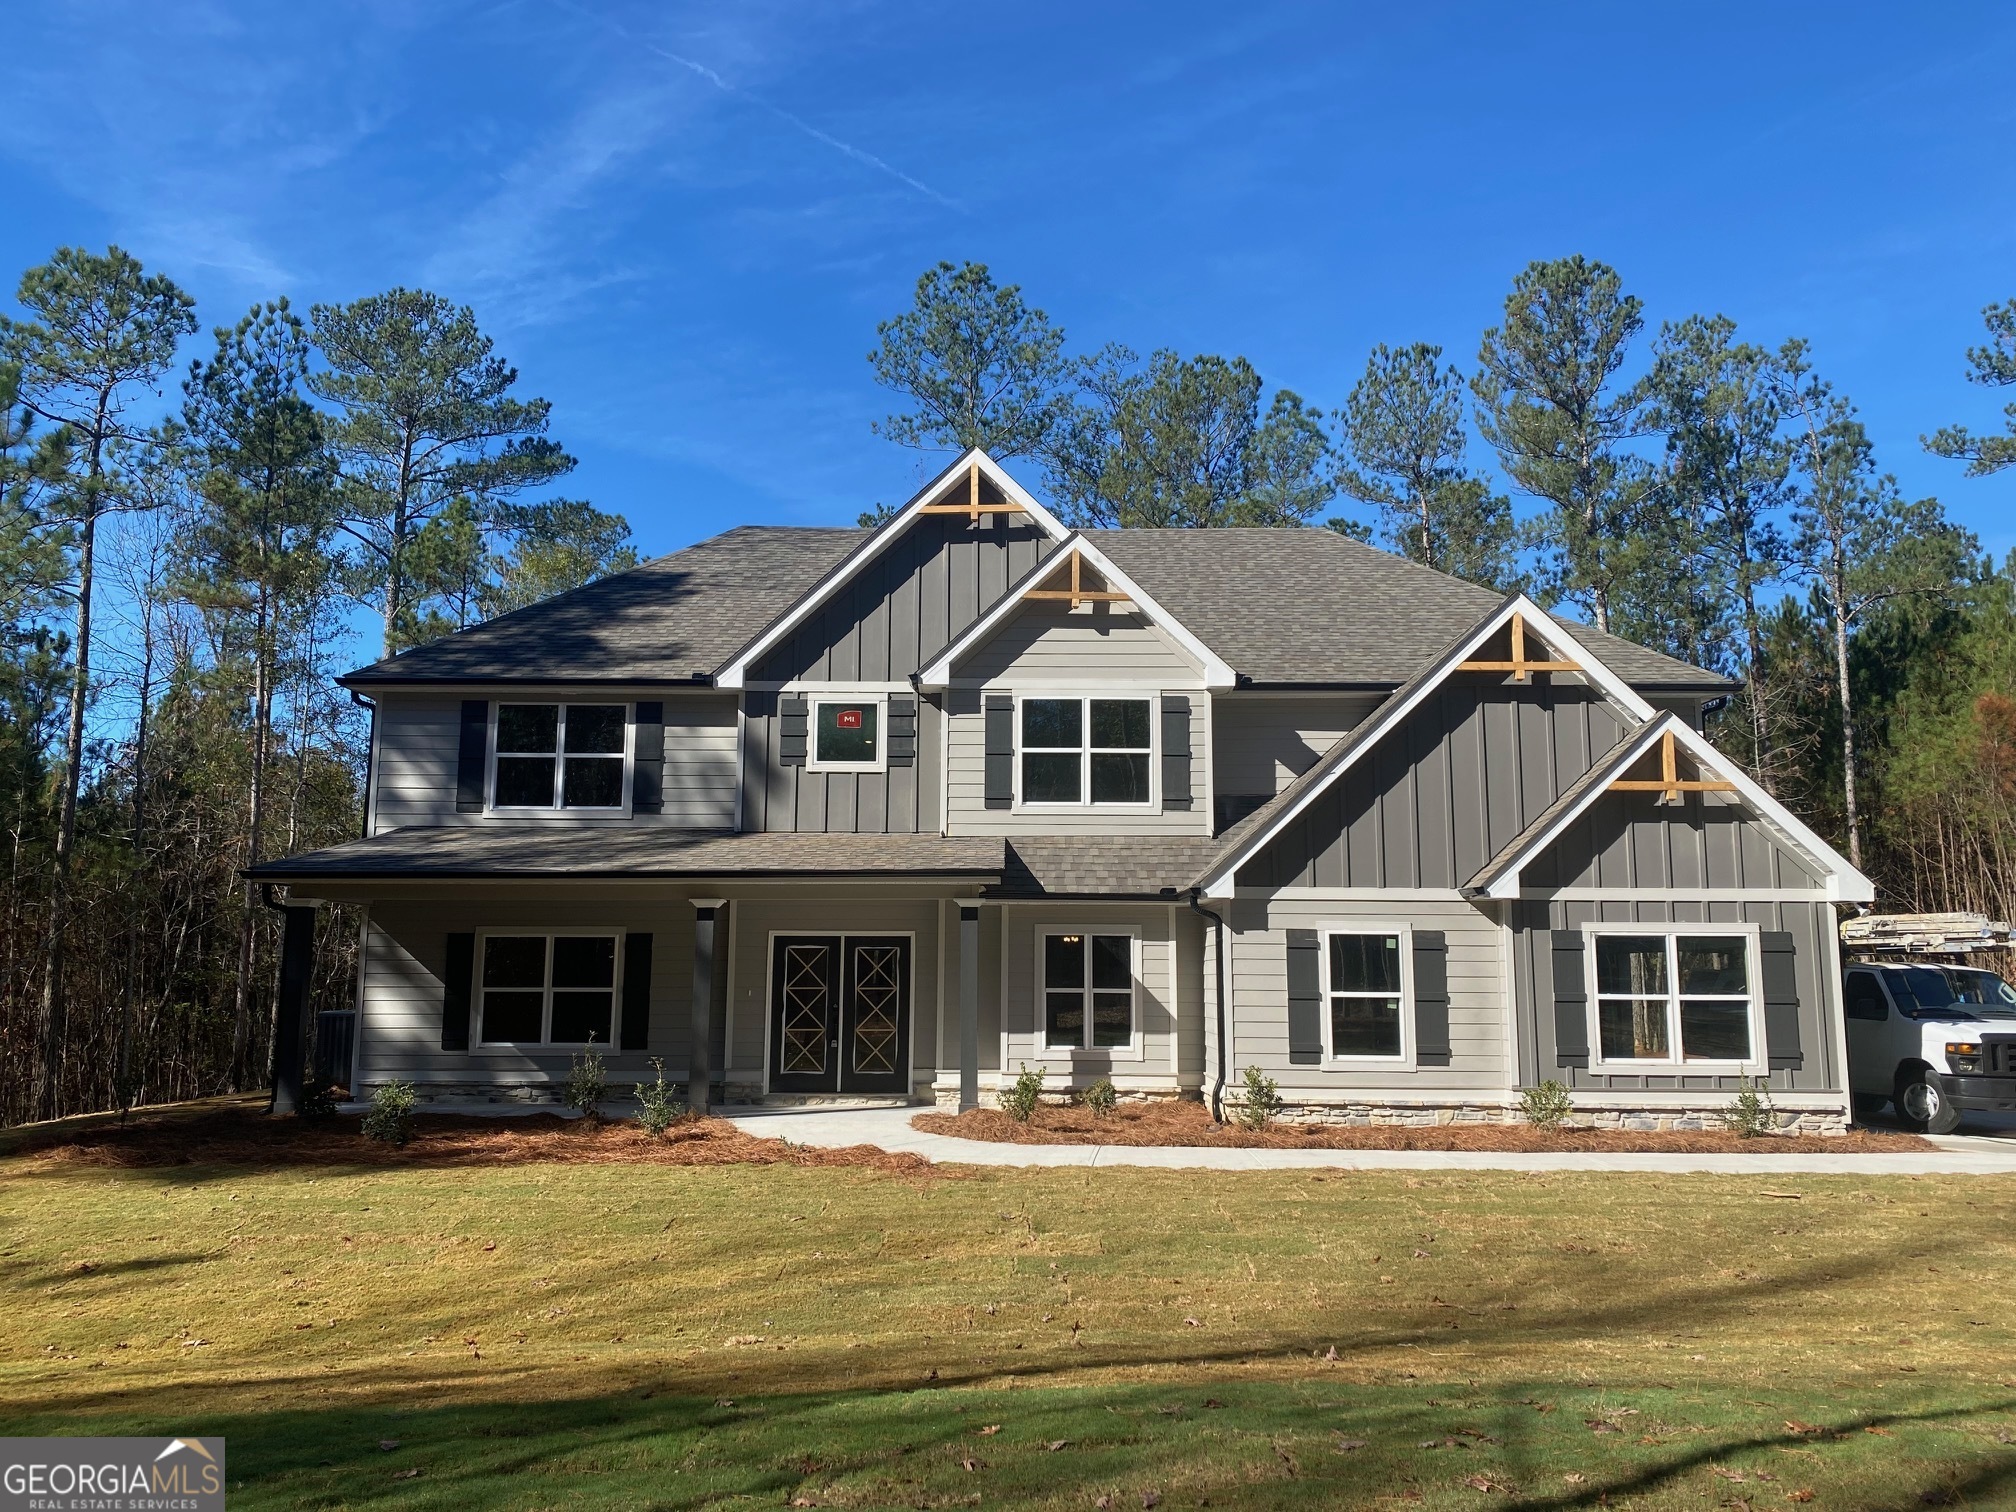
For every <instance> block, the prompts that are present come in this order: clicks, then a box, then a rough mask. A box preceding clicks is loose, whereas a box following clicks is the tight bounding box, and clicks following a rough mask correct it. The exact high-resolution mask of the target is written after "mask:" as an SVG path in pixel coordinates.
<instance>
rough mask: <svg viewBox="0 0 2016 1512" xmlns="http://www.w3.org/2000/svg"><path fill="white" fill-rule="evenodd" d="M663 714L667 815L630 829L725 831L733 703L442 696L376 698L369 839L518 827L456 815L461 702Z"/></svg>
mask: <svg viewBox="0 0 2016 1512" xmlns="http://www.w3.org/2000/svg"><path fill="white" fill-rule="evenodd" d="M646 697H648V698H652V699H656V700H658V701H661V702H662V703H663V704H664V707H665V758H664V781H663V790H664V810H663V812H662V813H657V814H638V815H635V816H634V817H632V818H631V819H630V820H628V821H627V822H629V823H632V824H646V825H664V826H666V827H668V828H673V829H732V828H733V827H734V824H735V775H736V774H735V759H736V750H735V699H734V698H733V696H732V695H726V694H675V695H671V696H663V695H660V694H656V693H652V694H644V693H628V692H624V693H599V692H596V691H594V690H592V689H587V688H583V689H581V690H579V691H555V690H552V689H542V690H539V691H536V692H534V691H526V692H522V693H509V692H498V691H496V690H488V691H486V690H482V689H477V690H472V691H469V692H467V693H465V692H463V691H460V690H444V691H442V692H439V693H384V694H380V695H378V696H377V703H378V750H377V762H376V765H375V767H374V769H373V772H372V783H373V787H374V789H375V798H376V802H375V804H374V808H373V815H374V821H375V822H374V827H373V833H375V834H383V833H385V832H386V831H388V830H395V829H405V828H407V827H409V826H413V825H453V824H486V823H487V824H497V823H523V822H525V821H524V820H522V819H515V818H514V819H510V820H500V819H496V818H492V817H489V816H486V815H484V814H479V813H462V812H458V811H457V809H456V807H455V799H456V769H457V763H458V761H459V758H460V752H461V739H462V723H461V721H462V703H463V700H464V698H485V699H486V701H488V702H492V703H495V702H527V703H532V702H539V701H541V700H547V701H555V700H560V699H565V700H568V701H573V702H593V701H595V700H596V699H598V698H600V699H607V700H609V701H611V702H616V701H622V702H626V703H635V702H636V701H637V700H638V699H640V698H646ZM533 822H536V823H541V824H565V823H589V824H607V823H610V822H611V821H609V820H607V819H580V820H570V819H569V818H568V817H567V816H566V815H564V814H560V815H555V816H554V817H552V818H551V819H540V820H537V821H533Z"/></svg>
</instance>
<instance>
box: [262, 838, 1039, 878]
mask: <svg viewBox="0 0 2016 1512" xmlns="http://www.w3.org/2000/svg"><path fill="white" fill-rule="evenodd" d="M1005 851H1006V846H1005V844H1004V842H1002V841H1001V840H1000V839H998V838H987V837H978V836H976V837H969V838H958V839H946V838H945V837H943V836H941V835H844V834H835V835H828V834H817V833H812V832H809V831H808V832H800V833H793V832H789V831H782V830H777V831H763V832H756V833H750V834H742V835H737V834H730V833H727V832H726V831H721V830H676V829H665V828H662V827H659V826H656V825H650V826H645V825H631V824H624V825H599V824H598V825H581V826H579V827H568V828H565V829H562V828H559V827H556V826H552V825H516V826H512V827H510V828H504V827H501V826H500V827H497V828H492V827H490V826H487V825H473V824H472V825H452V826H442V827H440V828H425V827H418V826H416V827H414V828H411V829H399V830H391V831H389V832H387V833H386V834H383V835H373V836H371V837H370V838H369V839H366V840H351V841H348V842H346V843H345V844H342V845H332V846H330V847H329V848H328V849H326V850H318V851H309V852H308V853H307V854H306V855H301V856H290V857H289V858H288V859H286V860H284V861H268V862H267V863H266V864H265V865H263V866H259V867H256V868H254V869H253V871H252V874H251V875H252V876H253V877H254V879H256V880H258V881H263V882H296V881H299V882H312V881H325V882H333V881H339V880H341V879H343V878H346V877H353V878H372V877H466V876H482V877H554V878H560V877H580V878H589V877H599V876H624V877H716V876H742V877H751V876H794V875H797V874H799V873H801V872H802V873H814V874H818V875H822V876H861V875H868V874H876V873H885V872H887V873H897V874H901V875H905V876H917V875H920V874H923V875H935V876H972V877H975V878H978V879H981V880H986V879H989V878H993V877H998V876H1000V875H1001V874H1002V871H1003V869H1004V866H1005Z"/></svg>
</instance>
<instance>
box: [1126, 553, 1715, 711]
mask: <svg viewBox="0 0 2016 1512" xmlns="http://www.w3.org/2000/svg"><path fill="white" fill-rule="evenodd" d="M1086 536H1087V539H1089V540H1090V541H1091V542H1092V543H1093V545H1095V546H1096V547H1097V548H1098V549H1099V550H1100V551H1102V552H1104V553H1105V554H1106V555H1107V556H1108V557H1110V558H1111V559H1112V560H1113V562H1114V564H1115V565H1116V566H1118V567H1119V568H1120V570H1121V571H1122V572H1124V573H1126V574H1127V575H1128V576H1129V577H1131V578H1133V579H1134V581H1135V582H1137V583H1139V584H1140V585H1141V587H1142V588H1143V589H1144V590H1145V591H1146V592H1147V593H1149V594H1150V595H1151V596H1153V598H1154V599H1155V601H1156V602H1157V603H1159V604H1160V605H1161V606H1162V607H1163V608H1164V609H1166V610H1167V611H1168V612H1169V613H1170V614H1173V615H1174V616H1175V617H1176V618H1177V620H1178V621H1180V622H1181V623H1182V624H1183V625H1184V627H1185V628H1187V629H1188V630H1189V631H1190V632H1191V633H1192V634H1193V635H1195V636H1196V637H1197V638H1198V639H1199V640H1201V641H1203V642H1204V644H1205V645H1207V646H1209V647H1210V648H1211V649H1212V650H1213V651H1215V652H1216V653H1217V654H1218V656H1219V657H1220V658H1221V659H1222V660H1224V661H1225V662H1226V663H1227V664H1228V665H1230V666H1231V668H1232V669H1233V670H1234V671H1235V672H1238V673H1241V674H1242V675H1244V676H1246V677H1250V678H1252V679H1253V680H1254V681H1255V682H1260V683H1308V682H1321V683H1368V684H1383V685H1387V686H1392V685H1395V684H1399V683H1403V682H1406V681H1407V680H1408V679H1409V678H1411V677H1412V676H1414V674H1415V673H1417V672H1419V671H1420V670H1421V668H1422V666H1423V665H1424V664H1425V663H1427V662H1429V661H1432V660H1433V659H1434V658H1435V657H1436V656H1437V655H1438V654H1440V652H1441V651H1442V650H1443V649H1444V648H1445V647H1446V646H1448V644H1449V643H1450V642H1451V641H1453V640H1455V639H1456V637H1457V636H1459V635H1461V634H1463V632H1464V631H1466V630H1468V629H1470V627H1471V626H1473V625H1475V624H1476V623H1477V621H1479V620H1480V619H1482V618H1483V617H1484V616H1485V615H1487V614H1489V613H1490V612H1491V611H1492V610H1493V609H1495V608H1497V607H1498V605H1499V604H1500V603H1501V602H1503V595H1501V594H1499V593H1496V592H1494V591H1493V590H1491V589H1489V588H1480V587H1478V586H1477V585H1476V584H1475V583H1466V582H1464V581H1463V580H1462V579H1461V578H1453V577H1450V576H1449V575H1448V574H1447V573H1442V572H1437V571H1435V570H1434V569H1433V568H1430V567H1423V566H1421V565H1420V564H1419V563H1417V562H1410V561H1408V560H1407V559H1406V558H1404V557H1398V556H1394V555H1393V554H1392V553H1390V552H1385V551H1380V550H1378V549H1376V548H1374V547H1371V546H1367V545H1365V544H1364V542H1362V541H1354V540H1352V539H1351V538H1350V537H1349V536H1343V535H1339V534H1338V533H1337V532H1336V531H1334V530H1306V529H1294V528H1288V529H1278V528H1277V529H1260V528H1254V529H1232V530H1094V531H1088V532H1086ZM1572 633H1573V634H1574V636H1575V637H1576V639H1577V640H1580V641H1581V642H1582V643H1583V644H1584V645H1586V646H1587V647H1588V648H1589V649H1590V651H1592V652H1593V653H1594V654H1595V655H1596V656H1597V657H1598V658H1599V659H1600V660H1601V661H1602V662H1603V664H1604V665H1605V666H1607V667H1609V668H1611V669H1612V670H1613V671H1615V672H1616V673H1617V675H1618V676H1619V677H1621V678H1623V679H1624V680H1625V681H1626V682H1628V683H1631V684H1632V685H1634V686H1636V687H1653V686H1666V687H1676V688H1677V687H1686V688H1698V689H1714V688H1723V687H1731V686H1733V684H1731V683H1729V682H1728V681H1727V680H1726V679H1724V678H1722V677H1720V676H1718V675H1717V674H1715V673H1713V672H1708V671H1704V670H1703V669H1701V668H1699V667H1690V666H1688V665H1687V664H1686V663H1685V662H1682V661H1676V660H1674V659H1673V658H1672V657H1670V656H1665V655H1662V654H1661V653H1659V652H1657V651H1652V650H1648V649H1647V648H1646V647H1644V646H1640V645H1636V644H1634V643H1633V642H1631V641H1627V640H1622V639H1620V638H1619V637H1617V636H1614V635H1605V634H1604V633H1603V632H1602V631H1600V630H1596V629H1594V628H1593V627H1590V626H1584V625H1575V626H1573V627H1572Z"/></svg>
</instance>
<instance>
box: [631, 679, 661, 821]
mask: <svg viewBox="0 0 2016 1512" xmlns="http://www.w3.org/2000/svg"><path fill="white" fill-rule="evenodd" d="M632 750H633V751H634V752H635V753H636V755H635V759H634V760H633V762H632V763H631V765H632V768H633V772H632V775H631V778H630V812H631V813H633V814H662V813H664V812H665V705H664V704H662V703H640V704H639V705H637V735H636V741H635V743H634V745H633V746H632Z"/></svg>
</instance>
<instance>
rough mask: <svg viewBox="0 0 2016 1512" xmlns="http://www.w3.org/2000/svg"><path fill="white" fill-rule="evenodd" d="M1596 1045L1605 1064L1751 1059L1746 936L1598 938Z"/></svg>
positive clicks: (1659, 934) (1691, 933)
mask: <svg viewBox="0 0 2016 1512" xmlns="http://www.w3.org/2000/svg"><path fill="white" fill-rule="evenodd" d="M1592 943H1593V944H1594V946H1595V956H1596V1043H1597V1049H1598V1054H1599V1056H1600V1058H1601V1059H1603V1060H1605V1061H1641V1062H1658V1063H1664V1064H1674V1063H1678V1062H1686V1061H1712V1062H1727V1063H1731V1064H1742V1063H1746V1062H1748V1061H1750V1060H1752V1059H1754V1055H1753V1053H1752V1046H1753V1045H1754V1043H1755V1032H1754V1025H1753V1020H1754V1017H1755V1015H1754V1012H1753V1008H1754V1004H1755V997H1754V995H1753V993H1752V991H1751V980H1752V978H1751V966H1750V953H1751V943H1750V936H1748V935H1740V934H1716V933H1712V932H1709V931H1702V932H1698V933H1697V932H1695V931H1692V930H1689V931H1687V932H1684V933H1683V932H1680V931H1677V930H1672V931H1659V932H1644V931H1639V930H1633V931H1631V932H1629V933H1618V934H1609V933H1603V934H1597V935H1596V936H1595V937H1594V940H1593V941H1592Z"/></svg>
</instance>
